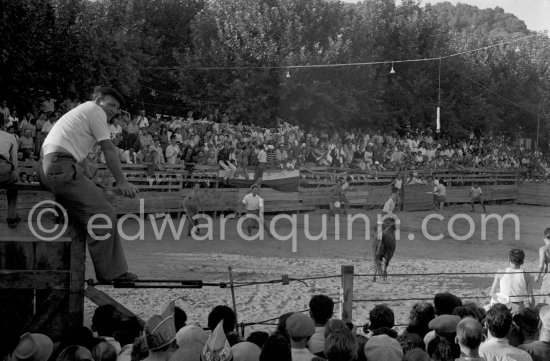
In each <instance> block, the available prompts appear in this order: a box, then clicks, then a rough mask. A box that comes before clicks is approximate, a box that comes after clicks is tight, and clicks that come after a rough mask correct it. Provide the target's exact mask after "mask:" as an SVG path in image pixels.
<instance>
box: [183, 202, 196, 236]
mask: <svg viewBox="0 0 550 361" xmlns="http://www.w3.org/2000/svg"><path fill="white" fill-rule="evenodd" d="M196 214H197V211H196V209H193V208H191V207H186V208H185V215H186V218H187V235H188V236H190V235H191V232H192V231H193V227H194V226H196V225H197V221H196V220H194V219H193V217H195V215H196Z"/></svg>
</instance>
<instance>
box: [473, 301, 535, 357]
mask: <svg viewBox="0 0 550 361" xmlns="http://www.w3.org/2000/svg"><path fill="white" fill-rule="evenodd" d="M485 323H486V327H487V333H488V335H487V341H485V342H483V343H482V344H481V346H480V347H479V355H480V356H481V357H484V358H485V359H486V360H487V361H499V360H516V361H531V360H532V358H531V356H530V355H529V353H527V352H526V351H523V350H520V349H518V348H516V347H513V346H510V345H509V344H508V340H507V339H506V335H507V334H508V332H509V331H510V328H511V327H512V313H511V312H510V310H509V309H508V308H507V307H506V306H505V305H502V304H496V305H494V306H493V307H491V309H490V310H489V311H488V312H487V317H486V320H485Z"/></svg>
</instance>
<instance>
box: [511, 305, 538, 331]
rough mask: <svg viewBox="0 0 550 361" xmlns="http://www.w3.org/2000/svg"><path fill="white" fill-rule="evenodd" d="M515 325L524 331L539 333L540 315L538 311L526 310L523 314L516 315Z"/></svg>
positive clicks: (514, 318)
mask: <svg viewBox="0 0 550 361" xmlns="http://www.w3.org/2000/svg"><path fill="white" fill-rule="evenodd" d="M513 320H514V323H515V324H516V325H518V327H519V328H521V329H524V330H526V331H529V332H537V331H538V328H539V315H538V314H537V311H535V310H533V309H532V308H526V309H525V310H523V311H522V312H520V313H518V314H517V315H514V317H513Z"/></svg>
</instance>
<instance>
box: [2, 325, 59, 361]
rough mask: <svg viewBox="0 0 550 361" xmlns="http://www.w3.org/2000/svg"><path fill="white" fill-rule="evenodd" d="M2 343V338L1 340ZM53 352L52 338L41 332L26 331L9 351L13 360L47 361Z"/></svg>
mask: <svg viewBox="0 0 550 361" xmlns="http://www.w3.org/2000/svg"><path fill="white" fill-rule="evenodd" d="M2 343H4V340H2ZM52 352H53V342H52V340H51V339H50V338H49V337H48V336H46V335H43V334H41V333H29V332H26V333H24V334H23V335H21V337H20V338H19V343H18V344H17V346H16V347H15V349H14V350H13V351H12V352H11V356H12V358H11V359H12V360H13V361H27V360H32V361H48V359H49V358H50V356H51V355H52Z"/></svg>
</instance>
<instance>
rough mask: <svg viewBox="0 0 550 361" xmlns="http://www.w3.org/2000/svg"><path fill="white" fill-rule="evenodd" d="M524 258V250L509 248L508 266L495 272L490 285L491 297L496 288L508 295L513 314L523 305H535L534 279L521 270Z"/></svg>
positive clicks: (519, 310)
mask: <svg viewBox="0 0 550 361" xmlns="http://www.w3.org/2000/svg"><path fill="white" fill-rule="evenodd" d="M524 260H525V252H523V250H521V249H513V250H511V251H510V266H509V267H508V268H506V269H505V270H500V271H498V273H497V274H495V280H494V282H493V286H492V287H491V293H490V294H491V297H492V296H493V295H494V294H496V293H497V288H498V289H499V292H500V293H501V294H503V295H505V296H508V297H510V302H511V303H512V311H513V313H514V314H516V313H519V312H521V311H523V310H524V309H525V307H534V305H535V298H534V296H533V284H534V282H535V281H534V279H533V276H532V275H531V274H528V273H524V272H523V269H522V268H521V266H522V265H523V262H524Z"/></svg>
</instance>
